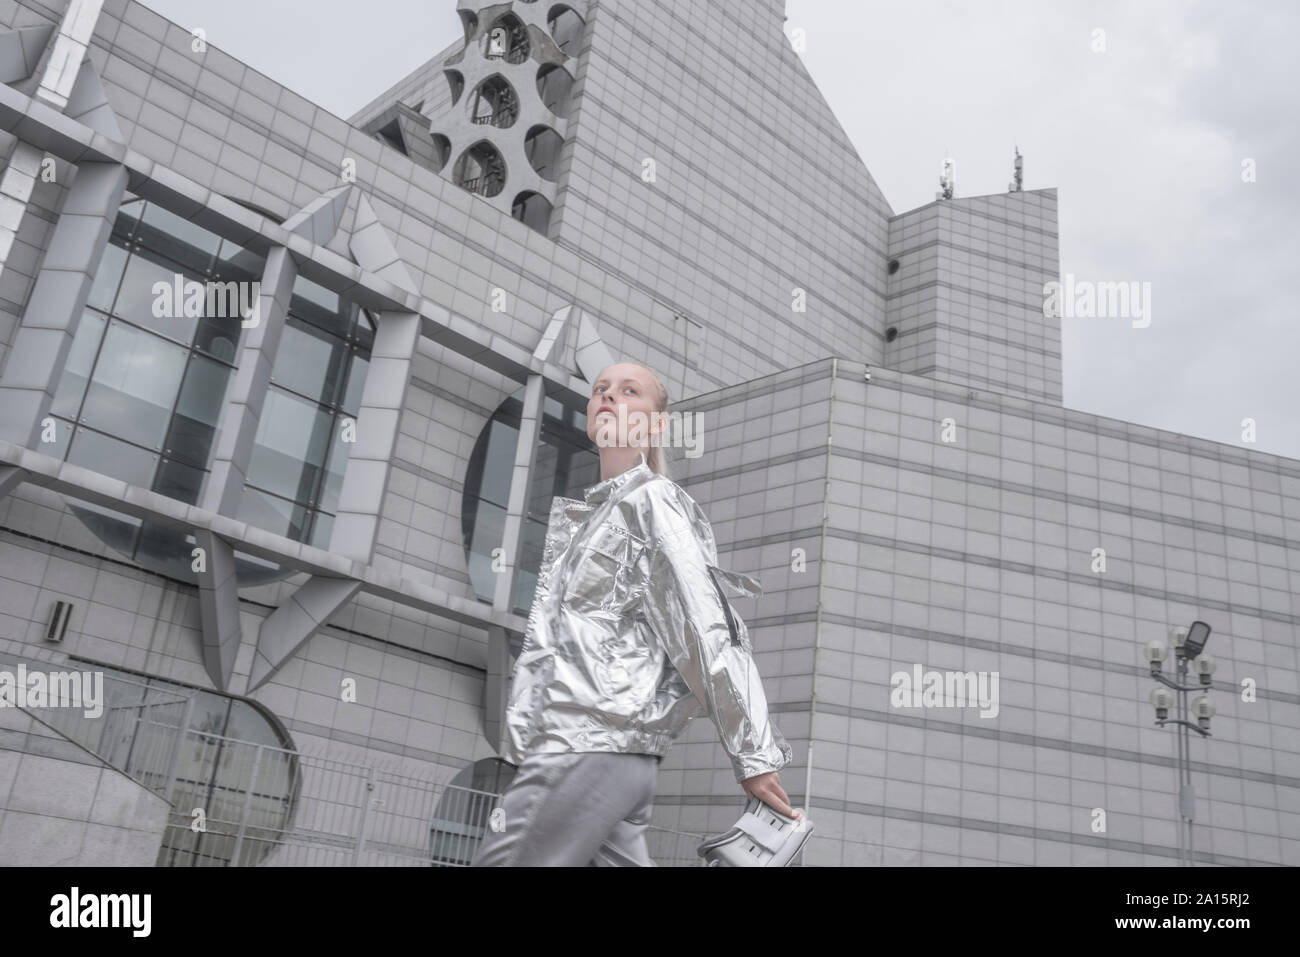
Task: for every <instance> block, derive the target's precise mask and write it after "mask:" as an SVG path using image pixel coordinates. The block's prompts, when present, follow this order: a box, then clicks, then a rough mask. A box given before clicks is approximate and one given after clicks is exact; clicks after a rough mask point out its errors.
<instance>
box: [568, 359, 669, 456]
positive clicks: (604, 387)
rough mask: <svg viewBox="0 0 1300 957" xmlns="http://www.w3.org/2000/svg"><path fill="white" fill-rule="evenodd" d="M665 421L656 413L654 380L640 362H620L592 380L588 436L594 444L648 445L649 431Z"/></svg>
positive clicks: (658, 427) (659, 426) (602, 445)
mask: <svg viewBox="0 0 1300 957" xmlns="http://www.w3.org/2000/svg"><path fill="white" fill-rule="evenodd" d="M666 424H667V423H666V422H664V423H661V422H660V421H659V419H658V417H657V416H656V415H655V395H654V383H653V380H651V378H650V375H649V373H647V372H646V370H645V369H642V368H641V367H640V366H638V365H633V364H632V363H630V362H620V363H618V364H616V365H612V366H610V367H609V368H607V369H604V370H603V371H602V372H601V373H600V375H599V376H598V377H597V379H596V381H595V382H593V383H592V385H591V398H590V399H588V400H587V438H589V439H591V441H593V442H595V443H596V445H598V446H601V447H606V446H611V445H618V446H633V447H641V448H644V447H648V446H649V444H650V435H651V433H653V432H656V431H659V430H661V429H662V428H663V426H664V425H666Z"/></svg>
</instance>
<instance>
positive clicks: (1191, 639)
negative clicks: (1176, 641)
mask: <svg viewBox="0 0 1300 957" xmlns="http://www.w3.org/2000/svg"><path fill="white" fill-rule="evenodd" d="M1209 640H1210V626H1209V625H1207V624H1206V623H1205V622H1203V621H1194V622H1192V627H1191V628H1190V629H1188V630H1187V640H1186V643H1185V644H1184V648H1183V651H1184V654H1186V655H1187V657H1188V658H1195V657H1196V656H1197V655H1199V654H1200V653H1201V652H1202V651H1204V650H1205V643H1206V642H1207V641H1209Z"/></svg>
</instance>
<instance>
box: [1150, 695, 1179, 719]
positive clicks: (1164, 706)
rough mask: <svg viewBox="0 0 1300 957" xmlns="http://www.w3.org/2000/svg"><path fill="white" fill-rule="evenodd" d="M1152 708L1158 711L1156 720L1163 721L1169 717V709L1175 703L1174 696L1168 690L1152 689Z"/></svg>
mask: <svg viewBox="0 0 1300 957" xmlns="http://www.w3.org/2000/svg"><path fill="white" fill-rule="evenodd" d="M1149 700H1150V702H1151V706H1152V707H1153V708H1155V709H1156V720H1157V721H1163V720H1165V718H1167V717H1169V707H1170V705H1172V704H1173V703H1174V694H1173V692H1172V691H1170V690H1169V689H1168V688H1152V689H1151V697H1150V699H1149Z"/></svg>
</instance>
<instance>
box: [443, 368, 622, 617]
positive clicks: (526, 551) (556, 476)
mask: <svg viewBox="0 0 1300 957" xmlns="http://www.w3.org/2000/svg"><path fill="white" fill-rule="evenodd" d="M523 411H524V390H523V389H522V388H520V389H519V391H518V392H516V393H515V394H514V395H512V396H511V397H510V398H508V399H506V400H505V401H504V402H502V403H501V405H500V407H499V408H498V409H497V411H496V414H494V415H493V416H492V418H491V420H490V421H489V422H488V424H487V425H486V426H484V428H483V431H482V433H480V435H479V437H478V441H477V442H476V443H475V445H474V451H473V452H472V453H471V454H470V460H469V467H468V469H467V470H466V474H465V492H464V498H463V501H462V504H461V531H462V534H463V535H464V541H465V560H466V564H467V565H468V567H469V576H470V583H471V584H472V585H473V587H474V594H475V596H476V597H477V598H478V599H479V600H480V601H486V602H490V601H492V598H493V595H494V593H495V592H496V579H497V576H496V572H495V570H494V567H495V566H497V565H498V564H499V563H498V562H497V561H496V556H495V555H494V554H493V552H494V551H495V550H496V549H499V548H500V547H501V543H502V540H503V538H504V535H505V521H506V510H507V506H508V504H509V501H510V477H511V475H512V474H513V472H514V464H515V449H516V448H517V447H518V445H519V425H520V421H521V418H522V416H523ZM541 432H542V434H541V444H540V446H539V447H538V449H537V458H536V460H535V461H534V463H533V472H532V481H531V483H530V485H529V488H528V510H527V516H526V521H525V524H524V546H523V554H522V555H520V556H519V561H518V568H519V574H518V575H516V576H515V590H514V595H513V596H512V602H511V605H512V610H514V611H515V612H517V613H519V614H527V613H528V611H529V609H530V608H531V607H532V604H533V592H534V590H536V588H537V572H538V569H540V568H541V564H542V547H543V545H545V543H546V524H547V522H548V520H549V519H550V515H551V500H552V499H553V498H554V497H555V496H557V495H561V496H564V497H565V498H579V499H580V498H582V494H583V491H584V490H585V489H586V488H588V487H589V486H591V485H593V484H594V483H595V482H596V481H598V479H599V475H600V453H599V451H598V450H597V448H596V445H595V443H593V442H592V441H591V439H589V438H587V416H586V414H585V413H582V412H578V411H575V410H573V409H569V408H565V407H564V406H562V405H561V404H560V403H559V402H557V401H556V400H555V399H551V398H547V399H544V400H543V414H542V429H541Z"/></svg>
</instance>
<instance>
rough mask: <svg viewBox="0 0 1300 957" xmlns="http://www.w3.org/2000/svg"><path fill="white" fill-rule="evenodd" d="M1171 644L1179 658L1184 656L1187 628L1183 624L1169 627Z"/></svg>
mask: <svg viewBox="0 0 1300 957" xmlns="http://www.w3.org/2000/svg"><path fill="white" fill-rule="evenodd" d="M1169 644H1170V645H1171V646H1173V649H1174V654H1175V655H1177V656H1178V657H1179V658H1181V657H1183V646H1184V645H1185V644H1187V629H1186V628H1183V627H1182V626H1181V625H1180V626H1177V627H1174V628H1170V629H1169Z"/></svg>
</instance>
